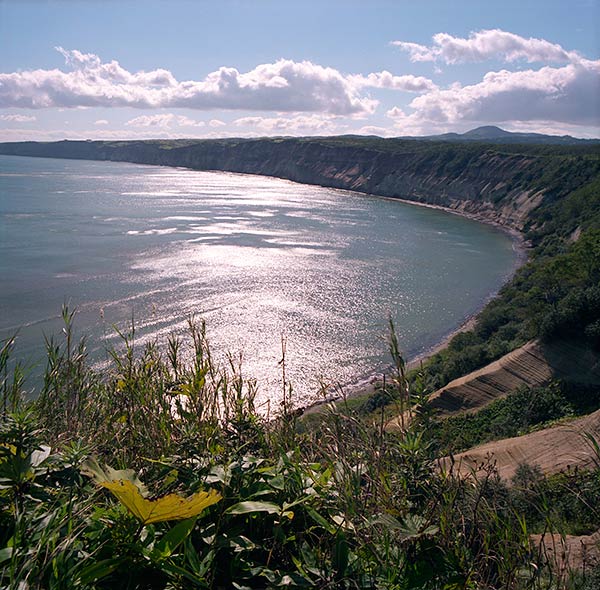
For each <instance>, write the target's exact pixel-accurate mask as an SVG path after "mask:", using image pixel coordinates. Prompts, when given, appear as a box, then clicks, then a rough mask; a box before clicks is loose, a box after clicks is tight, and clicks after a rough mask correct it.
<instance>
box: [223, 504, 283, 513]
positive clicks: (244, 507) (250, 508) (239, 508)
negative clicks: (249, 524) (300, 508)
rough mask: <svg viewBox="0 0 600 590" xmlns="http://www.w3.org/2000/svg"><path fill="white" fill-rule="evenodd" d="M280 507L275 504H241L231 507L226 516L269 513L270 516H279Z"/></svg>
mask: <svg viewBox="0 0 600 590" xmlns="http://www.w3.org/2000/svg"><path fill="white" fill-rule="evenodd" d="M280 510H281V509H280V508H279V506H277V504H273V502H239V503H238V504H234V505H233V506H230V507H229V508H228V509H227V510H226V511H225V513H226V514H251V513H252V512H268V513H269V514H279V512H280Z"/></svg>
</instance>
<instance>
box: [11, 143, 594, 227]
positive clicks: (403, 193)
mask: <svg viewBox="0 0 600 590" xmlns="http://www.w3.org/2000/svg"><path fill="white" fill-rule="evenodd" d="M595 149H597V147H596V146H577V147H574V146H569V147H557V146H525V145H523V146H499V145H492V144H479V143H477V144H468V145H465V144H457V143H448V142H424V141H423V142H422V141H415V140H402V139H382V138H375V137H355V136H343V137H331V138H263V139H218V140H149V141H60V142H54V143H37V142H22V143H4V144H0V154H5V155H20V156H36V157H53V158H74V159H89V160H111V161H124V162H133V163H139V164H153V165H162V166H182V167H188V168H192V169H195V170H219V171H228V172H239V173H246V174H260V175H265V176H273V177H278V178H283V179H287V180H292V181H295V182H301V183H306V184H317V185H321V186H327V187H334V188H340V189H348V190H353V191H358V192H363V193H370V194H375V195H380V196H384V197H392V198H402V199H406V200H410V201H416V202H420V203H426V204H429V205H436V206H442V207H447V208H450V209H454V210H456V211H458V212H461V213H465V214H469V215H472V216H474V217H477V218H479V219H481V220H484V221H488V222H496V223H499V224H501V225H503V226H507V227H510V228H513V229H517V230H523V229H524V228H525V226H526V225H527V223H528V221H529V214H530V213H531V212H532V211H533V210H534V209H536V208H537V207H538V206H539V205H540V204H541V203H542V201H543V200H544V198H545V195H546V194H547V193H548V192H551V190H552V184H553V174H554V175H556V173H559V174H560V175H561V176H564V174H565V173H566V172H568V174H569V175H571V176H577V177H579V176H581V175H582V174H583V175H587V174H589V173H591V172H592V170H591V169H590V166H589V162H586V160H587V159H588V158H587V157H586V156H589V155H591V154H592V153H593V151H594V150H595ZM592 168H594V166H592ZM567 169H568V170H567Z"/></svg>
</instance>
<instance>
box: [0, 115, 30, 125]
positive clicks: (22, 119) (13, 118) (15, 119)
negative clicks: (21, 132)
mask: <svg viewBox="0 0 600 590" xmlns="http://www.w3.org/2000/svg"><path fill="white" fill-rule="evenodd" d="M36 119H37V118H36V117H34V116H33V115H0V121H9V122H10V123H30V122H31V121H35V120H36Z"/></svg>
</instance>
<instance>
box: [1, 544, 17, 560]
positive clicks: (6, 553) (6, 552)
mask: <svg viewBox="0 0 600 590" xmlns="http://www.w3.org/2000/svg"><path fill="white" fill-rule="evenodd" d="M13 551H14V547H5V548H4V549H0V563H4V562H5V561H8V560H9V559H10V558H11V557H12V554H13Z"/></svg>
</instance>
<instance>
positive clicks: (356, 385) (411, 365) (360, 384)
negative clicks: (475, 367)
mask: <svg viewBox="0 0 600 590" xmlns="http://www.w3.org/2000/svg"><path fill="white" fill-rule="evenodd" d="M292 182H293V181H292ZM299 184H305V183H299ZM317 186H321V185H317ZM324 188H327V187H324ZM338 190H343V191H346V190H348V189H338ZM349 192H359V191H351V190H350V191H349ZM360 194H363V195H365V196H370V197H375V198H378V199H385V200H389V201H399V202H401V203H405V204H407V205H415V206H417V207H426V208H429V209H437V210H439V211H444V212H446V213H452V214H454V215H458V216H459V217H464V218H466V219H470V220H472V221H478V222H479V223H483V224H485V225H489V226H491V227H494V228H495V229H497V230H498V231H501V232H503V233H506V234H508V235H509V236H510V238H511V240H512V244H513V250H514V252H515V254H516V257H515V264H514V266H513V268H512V270H511V272H510V274H508V275H507V276H506V277H505V280H504V282H503V283H502V285H501V286H500V287H499V289H498V291H496V292H495V293H491V294H490V295H489V296H488V297H487V298H486V299H485V300H484V301H482V305H481V307H480V308H479V309H478V310H477V311H475V312H474V313H472V314H470V315H469V316H467V317H466V318H465V319H464V321H463V322H462V323H461V324H460V325H459V326H458V327H457V328H455V329H454V330H451V331H450V332H449V333H448V334H446V335H445V336H444V337H443V338H442V339H441V340H440V341H438V342H437V343H435V344H433V345H431V346H428V347H426V348H425V349H424V350H423V351H422V352H420V353H418V354H417V355H416V356H414V357H413V358H410V359H407V360H406V370H407V371H411V370H413V369H416V368H417V367H418V366H419V365H420V364H421V363H425V362H427V360H429V359H430V358H431V357H432V356H434V355H436V354H437V353H439V352H441V351H442V350H444V349H445V348H446V347H447V346H448V344H449V343H450V341H451V340H452V339H453V338H454V337H455V336H456V335H457V334H461V333H462V332H469V331H470V330H472V329H473V328H474V327H475V325H476V324H477V318H478V317H479V314H480V313H481V312H482V311H483V310H484V309H485V307H486V306H487V304H488V303H489V302H490V301H492V300H493V299H494V298H495V297H496V296H497V295H498V292H499V291H500V289H502V288H503V287H504V286H505V285H507V284H508V283H509V282H510V281H511V280H512V278H513V277H514V276H515V273H516V272H517V271H518V270H519V268H521V267H522V266H523V265H524V264H526V263H527V261H528V260H529V250H530V245H529V243H528V242H527V241H526V240H525V237H524V236H523V234H522V233H521V232H520V231H519V230H517V229H516V228H513V227H510V226H507V225H503V224H501V223H500V222H498V221H496V220H493V219H486V218H485V216H480V215H477V214H475V213H469V212H466V211H460V210H457V209H453V208H451V207H444V206H442V205H433V204H429V203H421V202H419V201H411V200H409V199H401V198H396V197H384V196H381V195H376V194H372V193H360ZM383 374H384V373H377V374H375V373H371V374H370V375H368V376H367V377H363V378H357V379H356V380H355V381H353V382H351V383H348V384H346V385H337V386H335V388H334V390H333V391H332V392H331V393H328V394H327V395H326V396H324V398H323V399H319V400H316V401H315V402H313V403H311V404H309V405H307V406H305V407H301V408H298V410H299V411H300V412H301V414H310V413H312V412H314V411H316V410H318V408H320V407H321V406H323V405H325V404H328V403H336V402H339V401H342V400H344V399H356V398H360V397H366V396H368V395H372V394H373V393H374V392H375V388H376V384H377V383H380V382H381V380H382V376H383ZM385 374H387V373H385Z"/></svg>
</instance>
